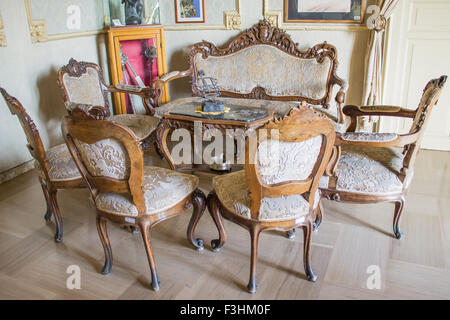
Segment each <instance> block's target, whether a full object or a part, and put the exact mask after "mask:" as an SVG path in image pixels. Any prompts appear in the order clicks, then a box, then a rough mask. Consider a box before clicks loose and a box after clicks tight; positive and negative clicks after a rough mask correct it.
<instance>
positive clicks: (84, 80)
mask: <svg viewBox="0 0 450 320" xmlns="http://www.w3.org/2000/svg"><path fill="white" fill-rule="evenodd" d="M58 86H59V88H60V90H61V93H62V96H63V99H64V103H65V105H66V108H67V110H68V112H69V113H70V112H71V111H72V110H73V108H75V107H76V106H77V105H79V104H86V105H90V106H92V105H93V106H102V107H105V108H106V110H107V111H106V112H107V114H108V117H109V119H110V120H111V121H114V122H116V123H119V124H121V125H124V126H127V127H129V128H130V129H131V130H132V131H133V132H134V134H135V135H136V136H137V137H138V138H139V140H140V141H142V145H143V148H144V149H147V148H148V147H149V146H150V145H151V144H153V143H154V142H155V139H156V131H155V130H156V127H157V126H158V124H159V119H158V118H155V117H153V116H152V115H153V114H154V112H155V110H154V107H153V98H154V90H153V89H152V88H140V87H135V86H123V85H122V86H121V85H117V86H110V85H107V84H106V83H105V80H104V78H103V72H102V70H101V68H100V67H99V66H98V65H97V64H95V63H91V62H83V61H82V62H78V61H76V60H75V59H73V58H72V59H70V61H69V64H67V65H66V66H63V67H62V68H61V69H60V70H59V72H58ZM114 92H120V93H127V94H131V95H138V96H140V97H141V98H142V101H143V105H144V107H145V108H146V110H147V114H148V115H137V114H121V115H111V111H110V106H109V100H108V94H110V93H114Z"/></svg>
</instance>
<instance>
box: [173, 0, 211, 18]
mask: <svg viewBox="0 0 450 320" xmlns="http://www.w3.org/2000/svg"><path fill="white" fill-rule="evenodd" d="M175 21H176V23H204V22H205V0H175Z"/></svg>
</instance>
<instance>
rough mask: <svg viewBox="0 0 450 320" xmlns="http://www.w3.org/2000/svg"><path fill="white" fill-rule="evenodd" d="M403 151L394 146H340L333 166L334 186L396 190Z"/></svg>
mask: <svg viewBox="0 0 450 320" xmlns="http://www.w3.org/2000/svg"><path fill="white" fill-rule="evenodd" d="M402 165H403V155H402V154H401V152H399V151H397V150H396V149H394V148H374V147H359V146H342V154H341V156H340V158H339V161H338V164H337V166H336V178H337V181H336V190H338V191H346V192H353V193H362V194H369V195H370V194H375V195H388V194H395V193H399V192H401V191H402V189H403V183H402V181H401V180H400V179H399V178H398V174H399V172H400V170H401V168H402ZM330 180H331V179H330Z"/></svg>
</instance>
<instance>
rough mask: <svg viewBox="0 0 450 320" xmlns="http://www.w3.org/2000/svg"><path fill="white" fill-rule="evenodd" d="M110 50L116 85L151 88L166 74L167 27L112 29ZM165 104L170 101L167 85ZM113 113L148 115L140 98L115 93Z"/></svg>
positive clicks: (163, 99)
mask: <svg viewBox="0 0 450 320" xmlns="http://www.w3.org/2000/svg"><path fill="white" fill-rule="evenodd" d="M108 51H109V61H110V69H111V81H112V84H113V85H117V84H126V85H133V86H140V87H142V86H146V87H149V86H151V83H152V82H154V81H155V80H157V79H159V77H161V76H162V75H164V74H165V73H166V72H167V70H166V56H165V48H164V28H163V27H162V26H160V25H148V26H146V25H141V26H124V27H111V28H110V30H108ZM162 101H163V103H166V102H168V101H169V92H168V87H167V85H166V86H165V87H164V92H163V98H162ZM114 113H115V114H126V113H138V114H139V113H145V108H144V107H143V105H142V100H141V99H140V98H139V97H138V96H136V95H128V94H125V93H115V94H114Z"/></svg>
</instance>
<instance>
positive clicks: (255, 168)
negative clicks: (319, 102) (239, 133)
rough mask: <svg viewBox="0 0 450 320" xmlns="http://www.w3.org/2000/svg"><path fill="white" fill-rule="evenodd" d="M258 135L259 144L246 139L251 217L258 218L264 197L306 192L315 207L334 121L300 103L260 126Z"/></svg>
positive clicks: (246, 163) (329, 153) (333, 134)
mask: <svg viewBox="0 0 450 320" xmlns="http://www.w3.org/2000/svg"><path fill="white" fill-rule="evenodd" d="M257 135H258V142H257V143H256V142H252V139H251V137H249V139H248V140H247V143H246V162H245V165H244V168H245V174H246V178H247V183H248V186H249V189H250V197H251V199H252V204H251V215H252V218H258V212H259V208H260V205H261V200H262V199H263V198H265V197H269V198H279V197H283V196H286V197H287V196H290V195H294V194H297V195H299V194H306V198H307V199H308V201H309V204H310V208H314V205H315V204H316V203H317V201H318V199H316V198H317V194H316V191H317V188H318V184H319V180H320V178H321V177H322V175H323V173H324V171H325V167H326V165H327V163H328V160H329V159H330V155H331V150H332V146H333V144H334V139H335V131H334V126H333V124H332V122H331V121H330V120H328V119H327V118H326V117H325V116H324V115H322V114H319V113H318V112H316V111H314V110H313V109H312V108H311V107H306V106H301V107H300V108H295V109H292V110H291V112H290V113H289V115H288V116H286V117H285V118H283V119H282V120H274V121H271V122H269V123H268V124H267V125H265V126H264V127H263V128H260V129H258V133H257ZM253 141H254V140H253ZM252 144H253V145H255V144H256V146H252Z"/></svg>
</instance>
